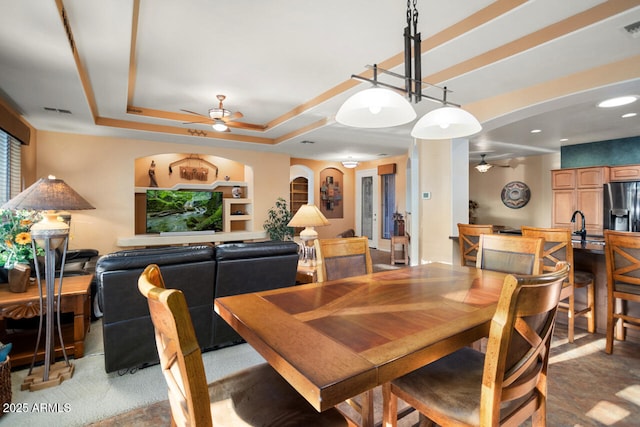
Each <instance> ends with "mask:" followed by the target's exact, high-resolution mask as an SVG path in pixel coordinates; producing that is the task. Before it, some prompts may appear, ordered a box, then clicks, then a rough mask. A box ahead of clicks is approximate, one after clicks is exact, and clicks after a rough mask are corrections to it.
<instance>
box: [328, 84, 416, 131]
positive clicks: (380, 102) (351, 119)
mask: <svg viewBox="0 0 640 427" xmlns="http://www.w3.org/2000/svg"><path fill="white" fill-rule="evenodd" d="M415 118H416V112H415V110H414V109H413V107H412V106H411V103H409V101H408V100H407V99H406V98H405V97H403V96H402V95H400V94H399V93H397V92H394V91H392V90H390V89H385V88H381V87H372V88H369V89H365V90H363V91H361V92H358V93H356V94H354V95H352V96H351V97H350V98H349V99H347V100H346V101H345V102H344V104H342V106H341V107H340V109H339V110H338V113H337V114H336V121H337V122H338V123H340V124H343V125H345V126H352V127H357V128H386V127H391V126H399V125H403V124H405V123H409V122H410V121H411V120H413V119H415Z"/></svg>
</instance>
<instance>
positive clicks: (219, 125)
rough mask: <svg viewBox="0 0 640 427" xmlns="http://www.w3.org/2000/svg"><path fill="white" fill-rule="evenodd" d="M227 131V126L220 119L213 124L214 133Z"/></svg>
mask: <svg viewBox="0 0 640 427" xmlns="http://www.w3.org/2000/svg"><path fill="white" fill-rule="evenodd" d="M227 129H229V127H228V126H227V124H226V123H225V122H223V121H222V120H220V119H218V120H216V121H215V123H214V124H213V130H215V131H218V132H225V131H226V130H227Z"/></svg>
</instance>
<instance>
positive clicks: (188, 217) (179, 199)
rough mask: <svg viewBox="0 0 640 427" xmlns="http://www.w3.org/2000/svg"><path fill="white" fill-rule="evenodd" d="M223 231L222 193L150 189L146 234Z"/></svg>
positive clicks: (148, 192) (148, 193) (148, 191)
mask: <svg viewBox="0 0 640 427" xmlns="http://www.w3.org/2000/svg"><path fill="white" fill-rule="evenodd" d="M185 231H222V193H221V192H212V191H185V190H147V233H163V232H185Z"/></svg>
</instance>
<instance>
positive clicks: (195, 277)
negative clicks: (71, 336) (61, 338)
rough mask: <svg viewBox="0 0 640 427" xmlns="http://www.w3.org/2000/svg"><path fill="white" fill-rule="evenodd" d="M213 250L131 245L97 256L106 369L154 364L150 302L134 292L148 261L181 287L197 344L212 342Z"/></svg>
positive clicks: (170, 285) (168, 282)
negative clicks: (130, 247)
mask: <svg viewBox="0 0 640 427" xmlns="http://www.w3.org/2000/svg"><path fill="white" fill-rule="evenodd" d="M213 251H214V250H213V248H212V247H210V246H180V247H170V248H154V249H133V250H126V251H120V252H115V253H111V254H108V255H105V256H103V257H101V258H100V259H99V260H98V262H97V264H96V278H97V285H98V296H99V300H100V302H101V305H102V312H103V313H104V317H103V319H102V327H103V341H104V351H105V370H106V371H107V372H112V371H116V370H121V369H127V368H134V367H140V366H144V365H148V364H154V363H158V353H157V350H156V347H155V338H154V332H153V324H152V322H151V317H150V315H149V306H148V304H147V301H146V299H145V298H144V297H143V296H142V295H141V294H140V292H139V291H138V278H139V276H140V274H141V273H142V271H143V270H144V268H145V267H146V266H147V265H149V264H157V265H159V266H160V269H161V271H162V275H163V277H164V279H165V281H166V286H167V287H168V288H175V289H180V290H182V291H183V293H184V295H185V298H186V300H187V305H188V306H189V311H190V313H191V317H192V321H193V323H194V325H195V328H196V336H197V337H198V342H199V343H200V346H201V347H202V348H203V349H207V348H211V347H212V327H211V325H212V322H213V280H214V276H215V267H216V263H215V260H214V257H213Z"/></svg>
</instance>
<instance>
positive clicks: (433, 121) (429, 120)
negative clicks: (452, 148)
mask: <svg viewBox="0 0 640 427" xmlns="http://www.w3.org/2000/svg"><path fill="white" fill-rule="evenodd" d="M481 130H482V126H481V125H480V122H478V119H476V118H475V117H473V115H472V114H471V113H469V112H467V111H465V110H463V109H462V108H459V107H440V108H438V109H435V110H433V111H430V112H428V113H427V114H425V115H424V116H422V118H421V119H420V120H418V122H417V123H416V124H415V126H414V127H413V130H412V131H411V136H413V137H414V138H421V139H450V138H461V137H463V136H469V135H473V134H474V133H478V132H480V131H481Z"/></svg>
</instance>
